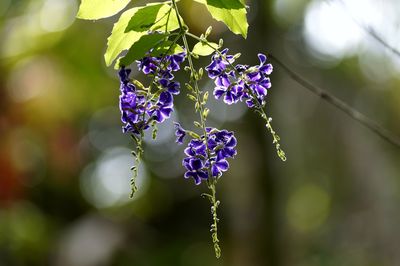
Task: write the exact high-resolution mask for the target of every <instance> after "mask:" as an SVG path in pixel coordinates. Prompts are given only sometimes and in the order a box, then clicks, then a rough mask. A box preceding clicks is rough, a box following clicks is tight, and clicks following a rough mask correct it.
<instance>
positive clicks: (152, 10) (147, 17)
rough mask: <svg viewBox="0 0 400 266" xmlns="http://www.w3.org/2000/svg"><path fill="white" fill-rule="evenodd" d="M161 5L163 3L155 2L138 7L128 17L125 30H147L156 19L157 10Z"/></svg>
mask: <svg viewBox="0 0 400 266" xmlns="http://www.w3.org/2000/svg"><path fill="white" fill-rule="evenodd" d="M162 6H163V4H157V5H150V6H146V7H144V8H141V9H139V10H138V11H137V12H136V13H135V14H134V15H133V16H132V18H131V19H130V21H129V23H128V26H127V27H126V29H125V32H128V31H131V30H133V31H138V32H140V31H147V30H149V29H150V28H151V27H152V26H153V25H154V24H155V22H156V21H157V16H158V12H159V11H160V9H161V7H162Z"/></svg>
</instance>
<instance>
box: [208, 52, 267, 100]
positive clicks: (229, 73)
mask: <svg viewBox="0 0 400 266" xmlns="http://www.w3.org/2000/svg"><path fill="white" fill-rule="evenodd" d="M227 53H228V49H224V50H223V51H221V53H215V54H214V55H213V57H212V61H211V64H210V65H208V66H207V67H206V70H207V72H208V76H209V77H210V78H211V79H213V80H214V83H215V86H216V87H215V88H214V96H215V98H216V99H220V98H221V97H223V101H224V102H225V103H227V104H233V103H237V102H238V101H246V104H247V106H248V107H250V108H252V107H254V106H255V104H256V103H258V104H260V105H264V104H265V98H266V96H267V91H268V89H269V88H270V87H271V81H270V79H269V77H268V76H269V75H270V74H271V73H272V69H273V68H272V65H271V64H267V63H266V62H267V57H266V56H265V55H264V54H258V58H259V60H260V64H259V65H257V66H249V65H240V64H238V65H236V66H233V63H234V62H235V58H234V57H233V56H232V55H228V54H227Z"/></svg>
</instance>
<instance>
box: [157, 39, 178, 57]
mask: <svg viewBox="0 0 400 266" xmlns="http://www.w3.org/2000/svg"><path fill="white" fill-rule="evenodd" d="M184 51H185V50H183V48H182V46H180V45H179V44H176V43H175V44H173V42H172V41H165V42H163V43H162V44H160V45H158V46H157V47H155V48H154V50H153V51H152V52H151V53H150V54H151V56H162V55H172V54H179V53H182V52H184Z"/></svg>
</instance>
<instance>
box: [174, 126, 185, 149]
mask: <svg viewBox="0 0 400 266" xmlns="http://www.w3.org/2000/svg"><path fill="white" fill-rule="evenodd" d="M174 125H175V136H176V143H178V144H183V138H184V137H185V136H186V130H184V129H183V128H182V126H181V125H180V124H179V123H177V122H174Z"/></svg>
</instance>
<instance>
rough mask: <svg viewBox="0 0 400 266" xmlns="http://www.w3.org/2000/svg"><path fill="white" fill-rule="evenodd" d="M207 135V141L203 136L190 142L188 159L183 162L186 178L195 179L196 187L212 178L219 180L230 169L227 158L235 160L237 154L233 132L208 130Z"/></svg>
mask: <svg viewBox="0 0 400 266" xmlns="http://www.w3.org/2000/svg"><path fill="white" fill-rule="evenodd" d="M178 125H179V124H178ZM179 127H180V125H179ZM206 134H207V141H206V138H205V136H204V135H203V136H201V137H200V138H199V139H192V140H191V141H190V142H189V144H188V147H187V148H186V149H185V154H186V156H187V157H186V158H184V159H183V162H182V164H183V166H184V167H185V168H186V173H185V178H190V177H191V178H193V179H194V181H195V184H196V185H198V184H200V183H201V180H207V179H208V178H210V177H212V178H219V177H220V176H221V175H222V173H223V172H225V171H227V170H228V168H229V163H228V161H227V158H233V157H234V156H235V155H236V153H237V152H236V144H237V141H236V138H235V136H234V135H233V132H229V131H227V130H218V129H215V128H207V129H206ZM176 135H177V136H178V130H177V133H176ZM179 136H180V135H179Z"/></svg>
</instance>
